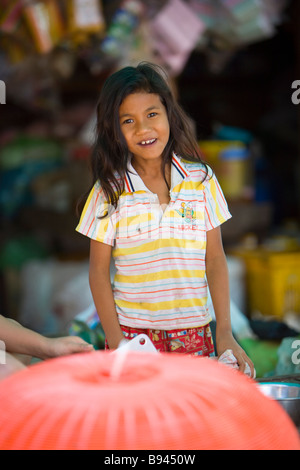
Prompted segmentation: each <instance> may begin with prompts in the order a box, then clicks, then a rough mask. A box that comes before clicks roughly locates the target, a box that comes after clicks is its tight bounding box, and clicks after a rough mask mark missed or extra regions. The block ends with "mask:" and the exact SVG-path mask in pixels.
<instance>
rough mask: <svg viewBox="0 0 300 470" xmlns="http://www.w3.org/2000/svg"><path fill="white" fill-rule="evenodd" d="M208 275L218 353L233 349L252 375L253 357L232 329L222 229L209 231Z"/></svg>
mask: <svg viewBox="0 0 300 470" xmlns="http://www.w3.org/2000/svg"><path fill="white" fill-rule="evenodd" d="M206 277H207V282H208V286H209V290H210V294H211V298H212V302H213V306H214V311H215V315H216V343H217V352H218V355H219V356H221V354H222V353H223V352H224V351H226V349H232V351H233V354H234V356H235V357H236V359H237V362H238V364H239V368H240V370H241V371H244V370H245V366H246V362H248V364H249V366H250V369H251V375H252V376H253V375H254V366H253V363H252V361H251V359H250V358H249V357H248V356H247V355H246V353H245V352H244V350H243V349H242V348H241V347H240V346H239V344H238V343H237V342H236V341H235V339H234V337H233V335H232V329H231V317H230V292H229V275H228V268H227V261H226V256H225V253H224V249H223V243H222V237H221V229H220V227H217V228H214V229H212V230H209V231H208V232H207V246H206Z"/></svg>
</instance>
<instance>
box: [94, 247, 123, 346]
mask: <svg viewBox="0 0 300 470" xmlns="http://www.w3.org/2000/svg"><path fill="white" fill-rule="evenodd" d="M110 259H111V246H110V245H107V244H105V243H101V242H98V241H95V240H91V245H90V273H89V280H90V288H91V292H92V295H93V299H94V303H95V306H96V310H97V312H98V315H99V318H100V321H101V324H102V327H103V330H104V332H105V336H106V339H107V342H108V345H109V348H110V349H116V348H117V347H118V345H119V343H120V341H121V340H122V339H124V335H123V332H122V330H121V327H120V324H119V321H118V315H117V312H116V308H115V301H114V297H113V292H112V288H111V282H110Z"/></svg>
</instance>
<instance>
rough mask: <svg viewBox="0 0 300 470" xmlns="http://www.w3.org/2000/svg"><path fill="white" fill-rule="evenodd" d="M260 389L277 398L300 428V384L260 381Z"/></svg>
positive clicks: (265, 393)
mask: <svg viewBox="0 0 300 470" xmlns="http://www.w3.org/2000/svg"><path fill="white" fill-rule="evenodd" d="M258 385H259V388H260V391H261V392H262V393H263V394H264V395H266V396H268V397H270V398H273V399H274V400H276V401H277V402H278V403H279V404H280V405H281V406H282V407H283V409H284V410H285V411H286V412H287V414H288V415H289V416H290V418H291V419H292V420H293V422H294V423H295V425H296V427H297V428H298V429H299V428H300V385H298V384H294V383H276V382H260V383H259V384H258Z"/></svg>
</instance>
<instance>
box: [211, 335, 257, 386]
mask: <svg viewBox="0 0 300 470" xmlns="http://www.w3.org/2000/svg"><path fill="white" fill-rule="evenodd" d="M216 343H217V352H218V357H220V356H221V355H222V354H223V353H224V352H225V351H226V350H227V349H231V350H232V352H233V355H234V356H235V358H236V360H237V363H238V366H239V370H240V371H241V372H245V368H246V363H248V365H249V367H250V370H251V377H252V378H253V377H254V375H255V373H254V364H253V362H252V361H251V359H250V358H249V357H248V356H247V354H246V353H245V351H244V350H243V349H242V348H241V346H240V345H239V344H238V343H237V342H236V340H235V339H234V337H233V335H232V333H231V332H223V333H220V334H219V335H218V333H217V338H216Z"/></svg>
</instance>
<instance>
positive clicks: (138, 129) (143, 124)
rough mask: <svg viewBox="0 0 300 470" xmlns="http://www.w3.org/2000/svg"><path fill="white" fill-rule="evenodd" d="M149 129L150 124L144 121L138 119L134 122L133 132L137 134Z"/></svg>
mask: <svg viewBox="0 0 300 470" xmlns="http://www.w3.org/2000/svg"><path fill="white" fill-rule="evenodd" d="M149 130H150V125H149V123H147V122H146V121H144V120H143V121H139V122H137V123H136V128H135V132H136V134H137V135H142V134H145V133H147V132H148V131H149Z"/></svg>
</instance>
